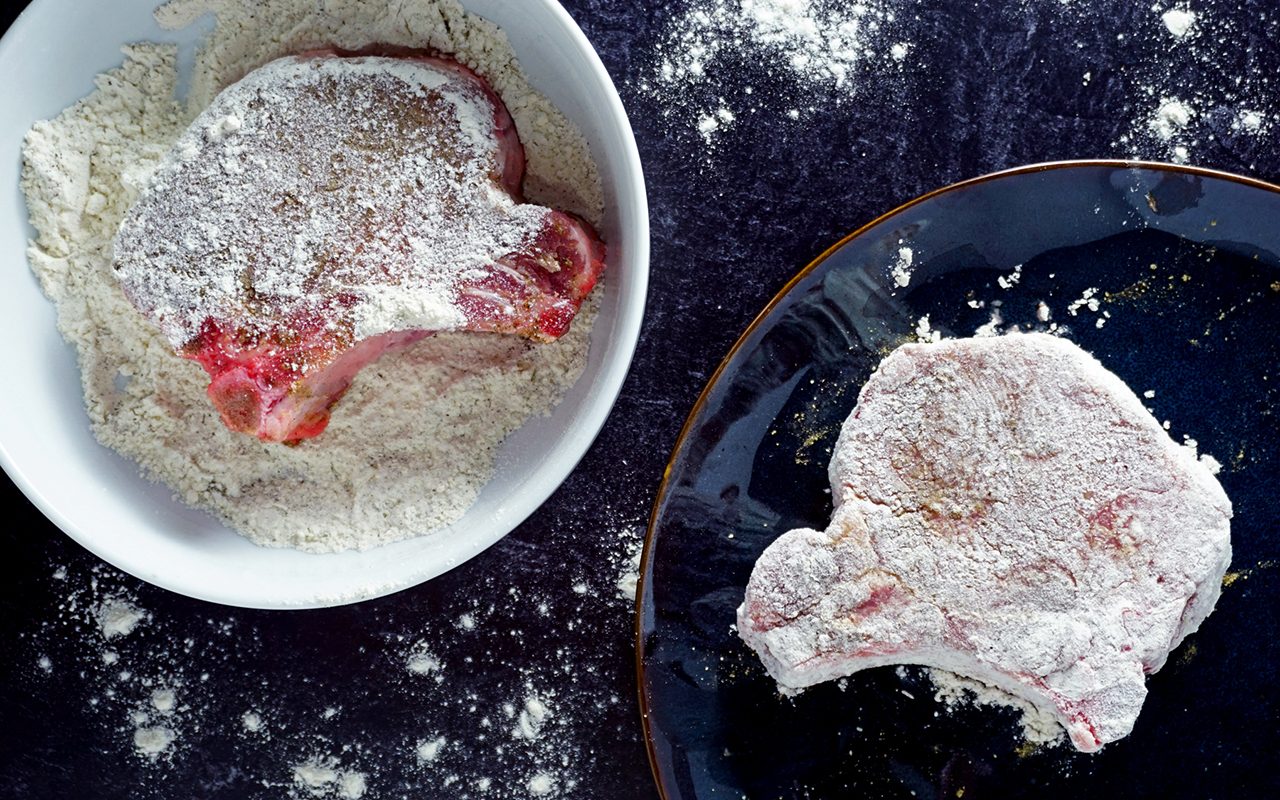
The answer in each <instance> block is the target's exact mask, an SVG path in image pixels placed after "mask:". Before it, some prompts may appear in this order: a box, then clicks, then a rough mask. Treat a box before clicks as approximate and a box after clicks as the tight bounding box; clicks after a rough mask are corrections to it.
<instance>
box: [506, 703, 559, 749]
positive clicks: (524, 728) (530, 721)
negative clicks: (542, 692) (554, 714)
mask: <svg viewBox="0 0 1280 800" xmlns="http://www.w3.org/2000/svg"><path fill="white" fill-rule="evenodd" d="M550 716H551V711H550V709H548V708H547V705H546V703H544V702H542V700H541V699H540V698H538V697H537V696H535V695H529V697H528V698H526V699H525V701H524V708H522V709H520V715H519V716H518V717H517V718H516V724H515V727H513V728H512V729H511V735H512V736H514V737H516V738H517V739H531V740H532V739H537V738H538V735H539V734H541V733H542V726H543V723H545V722H546V721H547V718H548V717H550Z"/></svg>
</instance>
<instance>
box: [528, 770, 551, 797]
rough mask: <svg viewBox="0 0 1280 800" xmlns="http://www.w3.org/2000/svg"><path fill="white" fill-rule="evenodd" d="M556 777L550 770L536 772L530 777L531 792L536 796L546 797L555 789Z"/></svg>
mask: <svg viewBox="0 0 1280 800" xmlns="http://www.w3.org/2000/svg"><path fill="white" fill-rule="evenodd" d="M555 788H556V779H555V776H553V775H552V774H551V773H549V772H539V773H536V774H535V775H534V776H533V777H532V778H530V779H529V794H531V795H533V796H534V797H546V796H547V795H549V794H551V793H552V792H553V791H555Z"/></svg>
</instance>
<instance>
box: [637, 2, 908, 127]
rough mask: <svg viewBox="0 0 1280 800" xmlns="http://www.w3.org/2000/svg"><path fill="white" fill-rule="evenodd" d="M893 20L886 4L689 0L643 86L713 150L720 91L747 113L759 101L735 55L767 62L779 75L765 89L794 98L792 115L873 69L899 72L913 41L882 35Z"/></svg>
mask: <svg viewBox="0 0 1280 800" xmlns="http://www.w3.org/2000/svg"><path fill="white" fill-rule="evenodd" d="M895 22H896V16H895V14H894V11H893V9H892V7H891V3H890V2H888V1H887V0H864V2H859V3H852V4H849V3H840V2H828V0H694V2H692V3H690V4H688V5H687V6H686V7H685V8H683V9H682V10H681V11H679V12H678V13H677V14H676V15H675V16H674V17H673V18H672V19H671V21H670V22H669V25H668V27H667V29H666V31H665V33H664V35H663V36H662V38H661V39H660V40H659V43H658V47H657V51H656V55H655V57H654V60H653V64H652V68H651V69H652V71H651V74H650V77H649V78H648V79H647V80H646V81H645V82H644V83H643V84H642V89H644V90H645V91H646V92H648V93H650V94H651V95H653V96H656V97H662V98H664V99H666V100H668V101H670V102H671V103H673V104H674V106H673V107H672V108H673V110H677V111H678V113H679V114H680V115H681V116H683V117H687V121H688V122H689V123H691V124H692V125H693V126H694V127H695V128H696V129H697V131H698V133H699V134H700V135H701V137H702V138H703V140H704V142H705V143H706V144H707V145H708V146H709V147H711V148H712V149H714V147H715V142H716V137H717V136H718V135H719V134H720V133H721V132H722V131H724V129H725V128H726V127H727V126H728V125H729V123H732V122H733V121H734V119H735V118H736V116H737V115H736V114H733V113H732V112H730V113H729V114H728V115H727V116H726V115H725V113H724V112H725V111H728V108H727V107H726V106H725V99H724V98H725V97H730V98H731V100H733V102H734V103H735V104H736V103H738V102H742V103H743V104H744V105H745V106H747V110H749V111H756V110H758V109H759V108H760V107H761V106H762V105H763V104H764V103H766V102H768V101H767V99H765V100H759V101H757V100H756V99H754V98H753V95H754V87H752V86H750V85H749V82H746V81H744V80H743V77H742V73H741V69H740V66H739V65H740V63H741V62H742V61H744V60H745V61H748V62H750V63H752V64H763V63H767V64H770V65H771V66H772V67H776V70H775V69H771V70H770V74H771V75H772V76H774V77H776V78H778V79H780V80H771V85H770V87H769V92H768V93H767V95H768V96H769V97H776V98H778V99H779V100H781V101H784V102H786V101H791V102H793V103H794V102H796V101H799V102H800V105H799V106H792V107H791V108H788V109H787V110H786V112H785V113H784V114H782V116H785V117H787V118H790V119H791V120H798V119H800V118H801V117H802V116H808V115H812V114H815V113H818V110H819V109H820V108H822V107H825V106H826V105H827V104H828V103H829V102H836V103H838V102H842V101H845V100H847V99H848V98H849V97H850V95H851V92H852V91H853V90H855V89H856V88H857V84H858V81H859V79H860V78H862V77H863V76H865V75H867V74H869V73H870V72H871V71H873V70H874V69H876V68H877V67H879V68H882V69H884V68H890V69H891V70H892V71H893V72H900V71H901V64H902V62H903V61H904V60H905V59H906V58H907V55H908V53H909V52H910V51H911V50H912V48H913V45H912V43H911V42H909V41H903V40H901V39H900V38H896V37H895V38H892V39H891V38H889V37H890V36H893V32H894V29H895V27H896V25H895ZM774 84H778V85H774ZM691 90H692V91H691ZM820 93H821V96H822V99H821V100H818V99H817V98H818V96H819V94H820ZM710 94H718V95H719V97H718V99H717V100H716V101H712V100H710V97H709V96H708V95H710ZM735 95H736V96H737V97H738V98H740V100H739V99H736V98H734V97H733V96H735ZM703 98H706V99H705V100H704V99H703ZM713 102H714V103H715V104H714V105H712V103H713ZM677 106H678V109H677V108H676V107H677ZM777 121H779V122H780V121H781V119H779V120H777Z"/></svg>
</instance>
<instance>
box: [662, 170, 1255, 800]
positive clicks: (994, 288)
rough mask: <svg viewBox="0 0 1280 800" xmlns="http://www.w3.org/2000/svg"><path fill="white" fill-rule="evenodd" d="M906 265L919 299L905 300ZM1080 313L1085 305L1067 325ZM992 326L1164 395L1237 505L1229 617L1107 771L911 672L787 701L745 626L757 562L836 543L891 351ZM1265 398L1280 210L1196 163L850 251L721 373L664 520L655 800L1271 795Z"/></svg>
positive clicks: (785, 303) (977, 208) (1049, 183)
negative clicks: (1085, 354) (737, 628)
mask: <svg viewBox="0 0 1280 800" xmlns="http://www.w3.org/2000/svg"><path fill="white" fill-rule="evenodd" d="M904 246H905V247H909V248H910V249H911V251H912V276H911V280H910V283H909V284H908V285H907V286H906V287H898V286H896V285H895V282H894V279H893V276H892V274H891V267H892V265H893V264H894V263H895V261H897V260H898V256H899V252H900V249H901V248H902V247H904ZM1017 265H1021V270H1020V272H1017V277H1016V279H1014V278H1012V277H1011V276H1013V275H1014V274H1015V267H1017ZM1001 278H1003V279H1004V280H1003V282H1002V281H1001V280H1000V279H1001ZM1015 280H1016V282H1014V281H1015ZM1089 289H1094V290H1095V292H1094V293H1093V295H1092V298H1093V299H1094V300H1096V301H1097V304H1098V305H1097V309H1096V310H1093V309H1091V308H1090V305H1089V304H1088V303H1087V302H1080V303H1077V304H1076V312H1077V313H1076V314H1075V315H1074V316H1073V315H1071V314H1070V313H1069V311H1068V308H1069V306H1070V305H1071V304H1072V302H1073V301H1080V300H1082V299H1083V298H1084V295H1085V293H1086V291H1087V290H1089ZM1041 301H1043V302H1045V303H1046V305H1047V306H1048V307H1049V308H1050V309H1051V311H1052V315H1053V316H1052V320H1051V322H1048V323H1047V322H1044V321H1041V319H1040V318H1039V316H1038V304H1039V303H1040V302H1041ZM997 303H998V305H997ZM975 306H976V307H975ZM993 310H996V311H998V312H999V314H1000V316H1001V317H1002V319H1003V320H1004V324H1003V325H1002V326H1001V328H1002V329H1007V328H1008V327H1010V326H1011V325H1017V326H1019V327H1021V328H1023V329H1033V328H1034V329H1044V328H1047V327H1048V326H1049V324H1051V323H1053V322H1056V323H1057V324H1058V325H1059V326H1063V325H1065V326H1067V328H1068V330H1067V331H1065V335H1067V336H1068V337H1069V338H1071V339H1072V340H1074V341H1075V342H1077V343H1078V344H1080V345H1082V346H1083V347H1084V348H1086V349H1087V350H1089V351H1091V352H1092V353H1094V355H1096V356H1097V357H1098V358H1099V359H1100V360H1101V361H1102V363H1103V364H1105V365H1106V366H1107V367H1108V368H1109V369H1111V370H1112V371H1114V372H1116V373H1117V374H1118V375H1119V376H1120V377H1121V378H1123V379H1124V380H1125V381H1126V382H1127V383H1128V384H1129V386H1131V387H1132V388H1133V389H1134V390H1135V391H1137V392H1139V393H1142V392H1144V391H1146V390H1153V391H1154V392H1155V394H1154V396H1153V397H1151V398H1150V399H1148V400H1147V401H1146V402H1147V403H1148V405H1149V406H1150V407H1151V408H1152V410H1153V412H1154V413H1155V414H1156V416H1157V417H1158V418H1159V419H1160V420H1165V419H1168V420H1171V422H1172V425H1171V434H1172V435H1173V436H1175V437H1176V438H1178V439H1179V440H1181V438H1182V437H1183V436H1190V437H1192V438H1194V439H1196V440H1197V441H1198V442H1199V443H1200V447H1201V449H1202V450H1203V451H1206V452H1208V453H1210V454H1212V455H1214V456H1215V457H1217V458H1218V459H1219V460H1220V461H1221V462H1222V464H1223V470H1222V473H1221V475H1220V476H1219V478H1220V480H1221V481H1222V484H1223V486H1224V487H1225V488H1226V490H1227V493H1228V494H1229V495H1230V496H1231V499H1232V501H1233V502H1234V504H1235V514H1236V516H1235V520H1234V522H1233V525H1232V528H1233V531H1232V532H1233V540H1234V546H1235V558H1234V561H1233V566H1232V570H1233V573H1231V574H1229V576H1228V584H1229V585H1228V586H1227V587H1226V588H1225V589H1224V592H1223V596H1222V599H1221V600H1220V601H1219V603H1218V607H1217V610H1216V611H1215V612H1214V613H1213V615H1212V616H1211V617H1210V618H1209V619H1208V620H1207V621H1206V622H1205V624H1204V626H1203V628H1202V629H1201V631H1200V632H1199V633H1197V634H1195V635H1194V636H1192V637H1191V638H1190V639H1189V640H1188V641H1187V642H1186V643H1184V644H1183V646H1182V647H1181V648H1180V649H1179V650H1178V652H1176V653H1175V654H1174V655H1173V657H1172V658H1171V659H1170V661H1169V664H1168V666H1166V667H1165V669H1164V670H1162V671H1161V672H1160V673H1158V674H1156V675H1154V676H1152V677H1151V679H1150V680H1149V681H1148V687H1149V690H1150V695H1149V697H1148V700H1147V703H1146V707H1145V708H1144V709H1143V712H1142V716H1141V717H1140V718H1139V719H1138V723H1137V727H1136V728H1135V729H1134V731H1133V733H1132V734H1131V735H1130V736H1129V737H1128V738H1126V739H1124V740H1123V741H1120V742H1117V743H1114V744H1112V745H1109V746H1107V747H1106V748H1105V749H1104V750H1103V751H1102V752H1100V753H1098V754H1094V755H1082V754H1079V753H1076V752H1075V751H1073V750H1072V749H1071V748H1070V746H1069V745H1062V746H1058V747H1051V748H1042V749H1038V750H1037V749H1032V748H1028V747H1025V746H1020V745H1021V740H1020V737H1019V732H1018V727H1017V724H1016V719H1015V715H1014V714H1013V712H1011V711H1008V710H1004V709H993V708H963V707H962V708H959V709H956V710H954V711H948V710H947V709H946V708H945V707H944V706H942V705H941V704H939V703H938V702H936V701H935V700H933V698H932V693H931V691H930V683H929V681H928V678H927V677H926V676H925V675H924V674H923V673H922V672H921V671H920V670H918V669H915V668H912V669H907V670H895V669H892V668H885V669H877V670H869V671H866V672H861V673H858V674H856V675H854V676H852V677H850V678H849V679H848V680H847V681H843V682H841V683H842V684H843V685H842V686H841V685H838V684H835V683H832V684H827V685H823V686H819V687H815V688H814V689H811V690H809V691H807V692H805V693H804V694H802V695H801V696H800V697H799V698H797V699H795V700H789V699H783V698H780V697H779V696H778V694H777V693H776V691H775V687H774V684H773V682H772V681H771V680H770V679H769V678H768V676H767V675H766V674H765V673H764V670H763V668H762V667H761V666H760V665H759V663H758V661H757V660H756V658H755V656H754V654H753V653H752V652H751V651H749V650H748V649H747V648H746V647H745V646H744V645H743V644H742V643H741V642H740V641H739V640H738V638H737V636H736V634H735V633H734V631H733V630H732V625H733V623H734V618H735V617H734V612H735V609H736V607H737V606H738V604H739V603H740V602H741V600H742V593H743V587H744V586H745V585H746V582H747V577H748V576H749V575H750V572H751V567H752V565H753V564H754V563H755V560H756V557H757V556H758V555H759V554H760V552H761V551H762V550H763V549H764V548H765V546H767V545H768V544H769V543H770V542H771V541H773V539H774V538H776V537H777V536H778V535H779V534H781V533H783V532H785V531H787V530H789V529H791V528H794V527H798V526H810V527H815V528H824V527H826V524H827V520H828V517H829V515H830V512H831V503H830V494H829V492H828V486H827V476H826V468H827V461H828V459H829V457H830V453H831V448H832V445H833V444H834V442H835V438H836V435H837V434H838V432H839V429H840V423H841V422H842V421H843V420H844V418H845V417H846V416H847V415H848V414H849V412H850V410H851V409H852V408H853V405H854V403H855V401H856V400H857V396H858V391H859V389H860V388H861V386H862V384H863V382H864V381H865V380H866V378H867V376H868V375H870V373H871V371H872V370H873V369H874V368H875V366H876V364H877V363H879V361H880V359H881V358H882V357H883V355H884V354H886V353H887V352H888V351H890V350H891V349H893V348H894V347H895V346H897V345H898V344H899V343H901V342H903V341H905V340H907V339H909V338H912V337H913V335H914V333H915V331H916V328H917V325H918V322H919V319H920V318H921V317H922V316H925V315H928V317H929V323H930V327H931V328H932V329H933V330H938V331H941V332H942V333H943V335H954V336H966V335H970V334H972V333H973V332H974V330H975V329H976V328H977V327H978V326H980V325H982V324H983V323H986V322H988V321H989V320H990V318H991V314H992V312H993ZM1104 312H1105V313H1104ZM1098 320H1102V323H1101V327H1098V326H1099V322H1098ZM1278 397H1280V188H1277V187H1274V186H1270V185H1267V184H1263V183H1260V182H1258V181H1253V180H1249V179H1246V178H1239V177H1235V176H1231V175H1225V174H1221V173H1214V172H1208V171H1205V170H1199V169H1191V168H1184V167H1173V166H1163V165H1154V164H1125V163H1119V162H1111V163H1097V162H1088V163H1068V164H1048V165H1041V166H1035V167H1028V168H1024V169H1018V170H1014V171H1011V172H1005V173H1000V174H997V175H992V176H988V177H984V178H979V179H976V180H973V181H968V182H966V183H961V184H958V185H956V186H951V187H948V188H946V189H942V190H940V191H938V192H934V193H933V194H930V195H926V196H925V197H922V198H920V199H919V200H916V201H914V202H912V203H910V204H908V205H906V206H904V207H902V208H900V209H898V210H896V211H894V212H892V213H890V214H888V215H887V216H884V217H882V218H880V219H879V220H876V221H875V222H873V223H872V224H870V225H868V226H867V227H865V228H863V229H862V230H860V231H858V232H857V233H855V234H853V235H852V236H850V237H849V238H847V239H845V240H844V241H842V242H840V243H839V244H838V245H836V246H835V247H834V248H832V249H831V250H829V251H828V252H827V253H825V254H823V255H822V256H821V257H820V258H819V259H818V260H817V261H816V262H814V263H813V264H811V265H810V266H809V267H807V268H806V269H805V270H804V271H803V272H801V273H800V275H799V276H798V277H797V278H796V279H795V280H793V281H792V282H791V283H790V284H789V285H788V286H787V287H786V288H785V289H784V290H783V291H782V293H781V294H779V295H778V297H777V298H775V299H774V301H773V302H772V303H771V304H770V305H769V307H768V308H766V309H765V311H764V313H763V314H761V316H760V317H759V318H758V319H757V320H756V321H755V322H754V323H753V324H752V325H751V327H750V328H749V329H748V330H747V332H746V333H745V334H744V335H743V336H742V338H741V339H740V340H739V341H738V343H737V344H736V345H735V346H734V348H733V350H732V351H731V352H730V353H729V356H728V357H727V358H726V359H725V361H724V363H723V364H722V365H721V367H720V370H719V371H718V372H717V373H716V375H715V376H714V377H713V378H712V379H711V382H710V384H709V385H708V386H707V389H706V390H705V392H704V393H703V395H702V397H701V399H699V401H698V403H697V405H696V406H695V407H694V409H693V413H692V414H691V415H690V417H689V421H688V422H687V423H686V426H685V429H684V432H683V434H682V435H681V437H680V441H679V443H678V444H677V446H676V449H675V453H674V454H673V456H672V459H671V464H670V466H669V468H668V471H667V476H666V480H665V482H664V484H663V486H662V488H661V490H660V492H659V495H658V499H657V503H656V505H655V507H654V513H653V518H652V521H651V524H650V529H649V538H648V541H647V543H646V549H645V560H644V565H643V568H642V570H641V579H642V585H641V597H640V616H639V621H638V656H639V666H640V695H641V703H642V707H643V710H644V713H645V724H646V732H647V735H648V739H649V748H650V755H651V757H652V760H653V766H654V772H655V774H656V776H657V780H658V785H659V787H660V790H661V792H662V794H663V795H664V797H667V798H671V799H672V800H675V798H680V800H691V798H740V797H749V798H834V797H854V798H912V797H914V798H943V797H945V798H959V797H963V798H964V800H975V798H990V797H1010V798H1013V797H1017V798H1022V797H1034V798H1058V797H1062V798H1067V797H1070V798H1073V800H1075V799H1077V798H1079V797H1082V796H1083V797H1097V798H1110V797H1119V796H1122V795H1121V793H1123V796H1125V797H1129V798H1139V797H1151V798H1196V800H1204V799H1205V798H1260V797H1276V796H1280V794H1277V792H1280V780H1278V779H1277V772H1276V769H1275V767H1276V764H1277V760H1276V752H1277V745H1278V744H1280V737H1278V735H1277V728H1278V727H1280V702H1278V700H1280V688H1277V679H1278V677H1280V675H1278V670H1277V664H1280V616H1278V615H1280V580H1277V577H1278V575H1277V570H1276V569H1275V568H1274V567H1275V566H1276V565H1277V563H1278V562H1280V537H1277V536H1276V535H1275V533H1276V530H1277V522H1278V521H1280V503H1277V502H1276V499H1275V498H1276V493H1277V491H1280V489H1278V488H1277V486H1276V478H1277V476H1278V475H1280V470H1277V465H1278V464H1280V433H1278V430H1280V428H1278V426H1277V419H1276V416H1275V412H1276V409H1277V407H1278V404H1277V398H1278Z"/></svg>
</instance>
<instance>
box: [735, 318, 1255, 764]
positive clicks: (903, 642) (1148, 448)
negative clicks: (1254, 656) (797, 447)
mask: <svg viewBox="0 0 1280 800" xmlns="http://www.w3.org/2000/svg"><path fill="white" fill-rule="evenodd" d="M830 477H831V487H832V492H833V496H834V498H835V503H836V509H835V514H834V516H833V519H832V521H831V524H830V526H829V527H828V528H827V529H826V530H825V531H816V530H794V531H791V532H789V533H786V534H784V535H783V536H781V537H779V538H778V539H777V540H776V541H774V542H773V543H772V544H771V545H770V546H769V547H768V549H766V550H765V551H764V553H763V554H762V555H761V556H760V559H759V560H758V561H757V562H756V565H755V569H754V571H753V573H752V575H751V579H750V582H749V583H748V585H747V592H746V600H745V602H744V603H743V604H742V606H741V608H739V610H738V630H739V632H740V634H741V636H742V638H743V639H744V640H745V641H746V642H747V643H748V644H749V645H750V646H751V647H752V648H754V649H755V650H756V652H757V653H759V655H760V658H761V660H762V661H763V662H764V665H765V667H766V668H767V669H768V671H769V672H770V674H771V675H773V677H774V678H776V679H777V681H778V682H779V684H780V685H781V686H782V687H784V688H793V689H798V688H801V687H806V686H811V685H813V684H816V683H819V682H821V681H827V680H831V679H833V678H837V677H841V676H844V675H849V674H850V673H853V672H857V671H858V670H862V669H867V668H870V667H876V666H881V665H885V664H921V665H927V666H932V667H937V668H941V669H944V670H949V671H951V672H955V673H958V674H960V675H964V676H967V677H971V678H975V679H977V680H980V681H983V682H985V683H988V684H991V685H993V686H997V687H999V688H1001V689H1004V690H1005V691H1008V692H1010V693H1012V694H1014V695H1017V696H1019V697H1022V698H1025V699H1026V700H1028V701H1030V702H1031V703H1033V704H1035V705H1036V706H1038V707H1041V708H1043V709H1045V710H1047V711H1051V712H1052V713H1053V714H1054V715H1055V716H1056V717H1057V718H1058V719H1059V720H1060V721H1061V722H1062V724H1063V726H1064V727H1065V728H1066V729H1067V732H1068V733H1069V735H1070V737H1071V741H1072V742H1073V743H1074V744H1075V746H1076V747H1077V748H1079V749H1080V750H1083V751H1092V750H1096V749H1098V748H1099V747H1101V746H1102V745H1104V744H1106V743H1107V742H1112V741H1115V740H1116V739H1119V738H1120V737H1122V736H1124V735H1126V734H1127V733H1129V731H1130V730H1131V729H1132V728H1133V724H1134V721H1135V719H1136V718H1137V716H1138V711H1139V710H1140V709H1141V707H1142V702H1143V699H1144V698H1145V696H1146V686H1145V676H1146V675H1147V674H1149V673H1152V672H1155V671H1156V670H1158V669H1160V667H1161V666H1162V665H1163V664H1164V663H1165V659H1166V658H1167V657H1168V655H1169V652H1170V651H1171V650H1173V648H1175V647H1177V645H1178V643H1179V642H1181V641H1182V640H1183V638H1184V637H1186V636H1187V635H1188V634H1189V633H1191V632H1192V631H1194V630H1196V628H1197V627H1198V626H1199V625H1200V623H1201V621H1202V620H1204V618H1205V617H1206V616H1207V615H1208V614H1209V612H1210V611H1212V610H1213V606H1214V603H1215V602H1216V601H1217V598H1218V593H1219V589H1220V585H1221V580H1222V577H1223V574H1224V572H1225V571H1226V569H1227V565H1228V563H1229V561H1230V559H1231V543H1230V525H1229V520H1230V518H1231V503H1230V501H1229V500H1228V499H1227V496H1226V494H1225V493H1224V492H1223V491H1222V488H1221V487H1220V486H1219V485H1218V482H1217V480H1216V479H1215V478H1214V477H1213V475H1212V474H1211V473H1210V471H1209V469H1208V468H1206V467H1205V466H1204V465H1202V464H1201V463H1200V462H1199V461H1198V460H1197V459H1196V457H1195V455H1194V454H1193V453H1192V451H1191V450H1190V449H1188V448H1187V447H1183V446H1180V445H1177V444H1175V443H1174V442H1173V441H1172V440H1171V439H1170V438H1169V436H1168V434H1166V433H1165V431H1164V430H1162V429H1161V427H1160V426H1159V425H1158V424H1156V422H1155V420H1154V419H1153V418H1152V416H1151V414H1150V413H1148V412H1147V410H1146V409H1145V408H1143V406H1142V403H1141V401H1140V400H1138V398H1137V397H1136V396H1135V395H1134V393H1133V392H1132V391H1130V390H1129V388H1128V387H1126V386H1125V385H1124V384H1123V383H1122V382H1121V381H1120V379H1119V378H1117V377H1116V376H1115V375H1113V374H1112V373H1110V372H1108V371H1107V370H1106V369H1104V368H1103V367H1102V366H1101V365H1100V364H1099V363H1098V362H1097V361H1096V360H1094V359H1093V358H1092V357H1091V356H1090V355H1088V354H1087V353H1085V352H1084V351H1083V350H1081V349H1080V348H1079V347H1077V346H1075V345H1074V344H1071V343H1070V342H1067V341H1065V340H1063V339H1060V338H1056V337H1052V336H1048V335H1044V334H1011V335H1008V336H1001V337H992V338H979V339H967V340H951V341H944V342H941V343H938V344H924V345H916V344H910V345H904V346H902V347H900V348H899V349H898V350H896V351H894V352H893V353H892V354H890V355H889V356H888V357H887V358H886V359H885V360H884V361H883V362H882V363H881V365H880V367H879V369H878V370H877V371H876V373H875V374H874V375H872V376H871V378H870V380H868V382H867V384H866V386H864V387H863V389H862V393H861V395H860V396H859V398H858V405H857V407H856V408H855V409H854V412H853V414H852V415H851V416H850V417H849V418H848V420H847V421H846V422H845V424H844V427H843V429H842V431H841V434H840V438H839V440H838V443H837V445H836V449H835V452H834V455H833V459H832V461H831V465H830Z"/></svg>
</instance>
